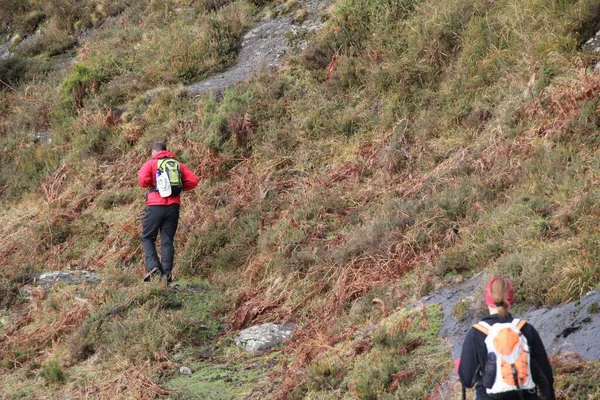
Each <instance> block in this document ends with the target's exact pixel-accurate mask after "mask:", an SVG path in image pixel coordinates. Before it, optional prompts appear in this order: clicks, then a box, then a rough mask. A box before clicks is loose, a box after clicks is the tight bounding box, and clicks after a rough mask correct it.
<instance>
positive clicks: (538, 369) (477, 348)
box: [458, 314, 556, 400]
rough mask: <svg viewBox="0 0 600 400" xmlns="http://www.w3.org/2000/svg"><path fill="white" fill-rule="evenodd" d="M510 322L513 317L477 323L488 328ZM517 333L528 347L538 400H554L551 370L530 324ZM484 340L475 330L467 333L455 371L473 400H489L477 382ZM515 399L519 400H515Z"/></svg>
mask: <svg viewBox="0 0 600 400" xmlns="http://www.w3.org/2000/svg"><path fill="white" fill-rule="evenodd" d="M512 320H513V317H512V316H511V315H510V314H509V315H508V316H507V317H506V318H504V319H502V318H500V316H498V315H497V314H493V315H486V316H485V317H483V318H482V319H481V321H485V322H487V323H488V324H490V325H493V324H495V323H497V322H511V321H512ZM521 332H522V333H523V335H524V336H525V337H526V338H527V343H528V344H529V347H530V356H531V359H532V362H531V364H532V365H531V375H532V378H533V381H534V382H535V383H536V384H537V385H538V395H539V398H540V399H543V400H546V399H547V400H555V399H556V397H555V394H554V377H553V375H552V367H551V366H550V362H549V361H548V355H547V354H546V349H545V348H544V344H543V343H542V339H541V338H540V335H539V333H538V332H537V331H536V330H535V328H534V327H533V326H532V325H530V324H525V326H523V329H521ZM485 337H486V336H485V334H483V333H482V332H480V331H478V330H477V329H475V328H471V329H469V331H468V332H467V336H466V337H465V341H464V343H463V348H462V352H461V357H460V365H459V367H458V377H459V379H460V381H461V383H462V384H463V385H464V386H465V387H467V388H471V387H473V386H475V392H476V393H477V397H476V398H477V400H480V399H481V400H485V399H489V397H488V396H487V394H486V391H485V388H484V387H483V384H482V382H481V380H482V374H483V372H484V369H485V364H486V360H487V347H486V345H485ZM515 398H516V399H519V397H518V396H517V397H515ZM525 398H528V397H525ZM529 398H533V399H535V398H538V397H536V396H535V395H533V396H530V397H529Z"/></svg>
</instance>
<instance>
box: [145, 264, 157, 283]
mask: <svg viewBox="0 0 600 400" xmlns="http://www.w3.org/2000/svg"><path fill="white" fill-rule="evenodd" d="M159 272H160V269H159V268H158V267H153V268H151V269H150V271H148V273H147V274H146V275H145V276H144V282H150V281H152V277H153V276H154V275H156V274H158V273H159Z"/></svg>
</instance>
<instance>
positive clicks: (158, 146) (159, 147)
mask: <svg viewBox="0 0 600 400" xmlns="http://www.w3.org/2000/svg"><path fill="white" fill-rule="evenodd" d="M152 150H154V151H162V150H167V145H166V144H165V143H164V142H155V143H154V144H153V145H152Z"/></svg>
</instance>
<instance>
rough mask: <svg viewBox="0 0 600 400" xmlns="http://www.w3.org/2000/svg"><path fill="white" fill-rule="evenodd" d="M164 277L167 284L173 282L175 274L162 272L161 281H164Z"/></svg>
mask: <svg viewBox="0 0 600 400" xmlns="http://www.w3.org/2000/svg"><path fill="white" fill-rule="evenodd" d="M163 279H164V280H165V282H166V284H167V286H169V284H171V282H173V276H172V275H171V274H160V282H162V281H163Z"/></svg>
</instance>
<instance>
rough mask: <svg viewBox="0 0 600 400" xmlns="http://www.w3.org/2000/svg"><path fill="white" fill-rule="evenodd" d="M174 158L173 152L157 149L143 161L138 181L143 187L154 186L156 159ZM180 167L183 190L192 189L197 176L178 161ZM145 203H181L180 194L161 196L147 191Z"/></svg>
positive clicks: (153, 204)
mask: <svg viewBox="0 0 600 400" xmlns="http://www.w3.org/2000/svg"><path fill="white" fill-rule="evenodd" d="M165 157H168V158H175V156H174V155H173V153H171V152H168V151H165V150H163V151H159V152H158V153H156V154H155V155H154V156H152V158H151V159H150V160H148V161H146V162H145V163H144V165H143V166H142V168H140V170H139V171H138V183H139V184H140V186H141V187H143V188H148V189H153V188H154V187H156V170H157V169H158V160H159V159H161V158H165ZM179 167H180V169H181V180H182V181H183V190H192V189H193V188H195V187H196V185H197V184H198V177H197V176H196V174H194V173H193V172H192V171H191V170H190V169H189V168H188V167H186V166H185V165H184V164H182V163H179ZM146 204H147V205H149V206H168V205H170V204H181V199H180V196H169V197H161V196H160V194H159V193H158V192H156V191H152V192H149V193H148V196H146Z"/></svg>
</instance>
